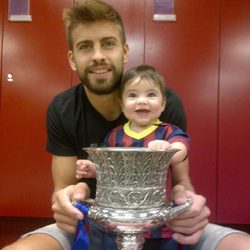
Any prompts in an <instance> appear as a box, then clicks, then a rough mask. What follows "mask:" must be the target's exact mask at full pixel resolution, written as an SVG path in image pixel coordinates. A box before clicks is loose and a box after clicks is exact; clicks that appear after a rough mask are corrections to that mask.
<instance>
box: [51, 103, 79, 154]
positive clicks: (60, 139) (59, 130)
mask: <svg viewBox="0 0 250 250" xmlns="http://www.w3.org/2000/svg"><path fill="white" fill-rule="evenodd" d="M59 112H60V105H59V104H58V103H57V102H56V101H55V99H54V100H53V101H52V102H51V103H50V105H49V107H48V110H47V116H46V128H47V144H46V150H47V151H48V152H50V153H52V154H54V155H60V156H74V155H76V152H75V151H74V149H73V148H72V145H71V143H70V140H69V138H67V133H66V132H65V127H64V125H63V122H62V119H63V117H62V116H60V115H59Z"/></svg>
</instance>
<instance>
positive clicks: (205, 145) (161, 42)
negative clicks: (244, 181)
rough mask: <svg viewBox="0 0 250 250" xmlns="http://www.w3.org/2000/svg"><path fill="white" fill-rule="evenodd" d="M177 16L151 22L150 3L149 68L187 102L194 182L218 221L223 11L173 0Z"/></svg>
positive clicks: (213, 0)
mask: <svg viewBox="0 0 250 250" xmlns="http://www.w3.org/2000/svg"><path fill="white" fill-rule="evenodd" d="M174 12H175V14H176V19H177V20H176V22H156V21H153V20H152V16H153V1H151V0H147V1H146V38H145V40H146V44H145V58H146V59H145V62H146V63H148V64H151V65H153V66H155V67H156V68H157V69H158V70H159V71H160V72H161V73H162V74H163V75H164V77H165V80H166V84H167V85H168V86H169V87H171V88H173V89H174V90H176V92H177V93H178V95H179V96H180V97H181V99H182V101H183V104H184V107H185V110H186V114H187V121H188V133H189V134H190V136H191V144H190V172H191V177H192V181H193V184H194V187H195V189H196V191H197V192H198V193H201V194H203V195H204V196H205V197H207V199H208V205H209V207H210V208H211V210H212V211H213V214H212V217H211V218H212V219H213V220H215V214H216V211H215V210H216V181H217V176H216V174H217V172H216V171H217V169H216V167H217V166H216V165H217V102H218V63H219V62H218V57H219V55H218V54H219V43H218V40H219V26H218V24H219V5H218V1H217V0H211V1H196V0H185V1H182V0H175V7H174Z"/></svg>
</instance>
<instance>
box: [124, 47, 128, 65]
mask: <svg viewBox="0 0 250 250" xmlns="http://www.w3.org/2000/svg"><path fill="white" fill-rule="evenodd" d="M128 52H129V47H128V44H127V43H125V44H124V46H123V63H124V64H126V63H127V62H128Z"/></svg>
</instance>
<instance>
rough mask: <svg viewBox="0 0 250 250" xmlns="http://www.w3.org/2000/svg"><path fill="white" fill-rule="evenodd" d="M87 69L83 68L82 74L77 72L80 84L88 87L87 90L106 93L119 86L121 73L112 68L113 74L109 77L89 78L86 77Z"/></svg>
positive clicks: (100, 93) (98, 93)
mask: <svg viewBox="0 0 250 250" xmlns="http://www.w3.org/2000/svg"><path fill="white" fill-rule="evenodd" d="M88 72H89V70H88V69H87V70H85V72H84V73H83V74H81V75H80V74H79V75H78V76H79V78H80V80H81V82H82V84H83V85H84V86H85V87H87V88H88V90H89V91H90V92H92V93H94V94H96V95H107V94H110V93H112V92H114V91H115V90H116V89H118V88H119V87H120V83H121V78H122V73H123V72H117V71H116V70H115V69H114V68H113V70H112V72H113V75H112V78H110V79H101V78H100V79H94V80H93V79H90V78H89V77H88Z"/></svg>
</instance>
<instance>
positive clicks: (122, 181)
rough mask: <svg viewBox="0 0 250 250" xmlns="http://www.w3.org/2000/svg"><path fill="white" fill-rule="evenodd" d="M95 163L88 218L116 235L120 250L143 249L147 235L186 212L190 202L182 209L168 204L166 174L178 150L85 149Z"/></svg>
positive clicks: (88, 201) (88, 202)
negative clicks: (92, 197) (92, 191)
mask: <svg viewBox="0 0 250 250" xmlns="http://www.w3.org/2000/svg"><path fill="white" fill-rule="evenodd" d="M84 150H85V151H86V152H87V153H88V154H89V157H90V159H91V160H92V161H93V162H95V163H96V166H97V167H96V169H97V178H96V179H97V189H96V198H95V199H94V200H91V199H88V200H86V203H87V204H91V207H90V210H89V213H88V215H89V217H90V218H91V219H93V220H94V221H96V222H97V223H98V224H100V225H101V226H103V227H105V228H108V229H110V230H112V231H114V232H116V233H117V238H116V243H117V247H118V249H120V250H125V249H126V250H140V249H142V247H143V243H144V237H143V236H144V232H147V231H150V230H153V229H155V228H157V227H160V226H161V225H163V224H164V223H166V222H167V221H168V220H169V219H171V218H173V217H175V216H176V215H177V214H179V213H182V212H184V211H185V210H186V209H187V208H188V207H189V206H190V205H191V200H187V202H186V203H185V204H183V205H180V206H174V205H173V204H172V203H169V204H168V203H167V199H166V183H167V171H168V166H169V164H170V160H171V157H172V156H173V155H174V154H175V153H176V152H177V151H178V150H174V149H172V150H169V151H150V150H149V149H147V148H111V147H106V148H105V147H103V148H84Z"/></svg>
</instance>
